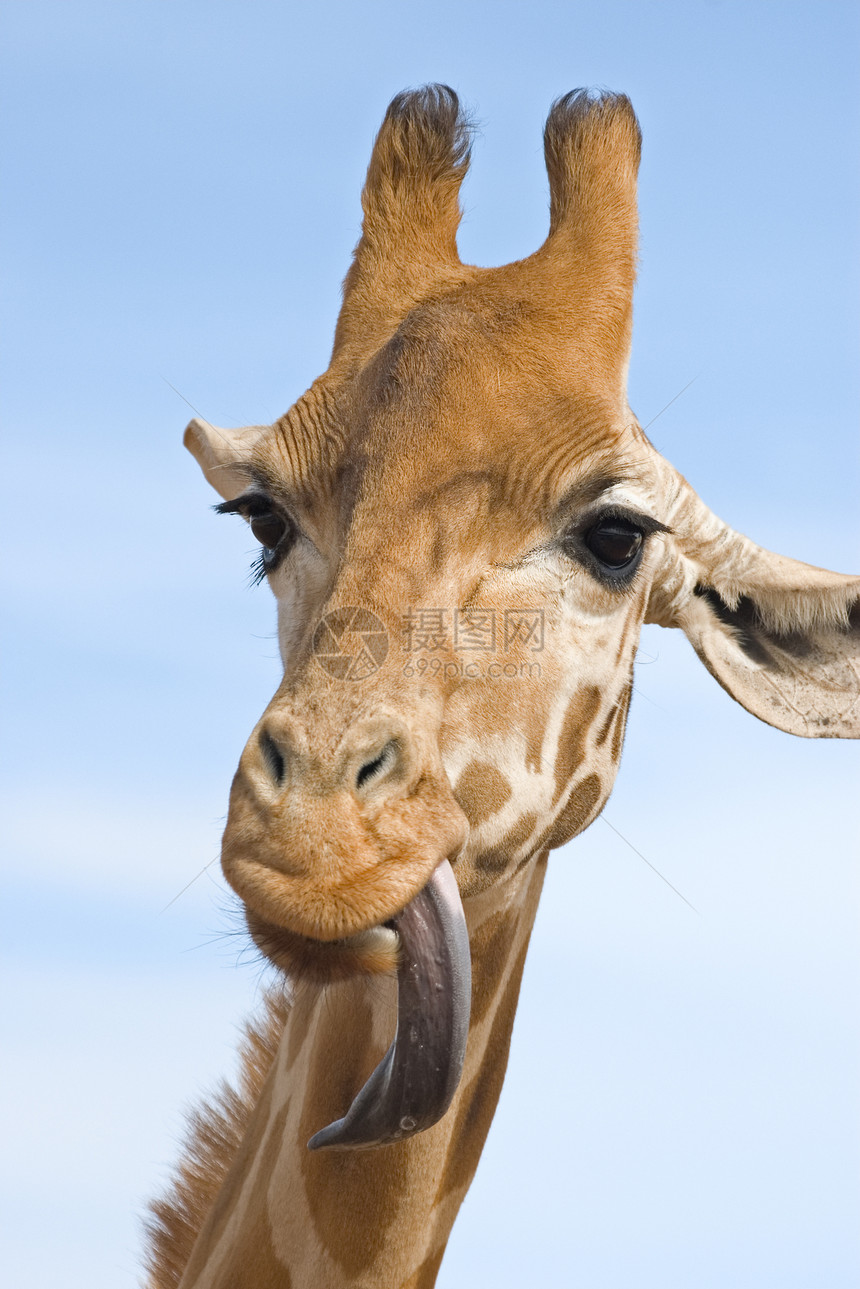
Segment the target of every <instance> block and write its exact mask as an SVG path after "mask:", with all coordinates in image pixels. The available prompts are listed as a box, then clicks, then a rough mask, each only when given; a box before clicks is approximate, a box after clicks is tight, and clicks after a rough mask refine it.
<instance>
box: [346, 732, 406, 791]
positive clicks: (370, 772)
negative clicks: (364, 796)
mask: <svg viewBox="0 0 860 1289" xmlns="http://www.w3.org/2000/svg"><path fill="white" fill-rule="evenodd" d="M396 761H397V742H396V740H395V739H391V740H389V742H388V743H386V744H385V747H384V748H382V749H381V750H380V751H379V752H377V754H376V756H375V757H373V758H372V759H371V760H370V761H365V763H364V765H363V766H361V768H360V769H359V771H358V774H357V775H356V776H355V786H356V788H357V790H358V791H359V792H361V790H362V789H363V788H365V787H367V785H368V784H369V783H373V782H375V780H377V779H380V778H382V777H383V775H384V774H385V773H386V772H387V771H388V770H390V769H392V767H393V766H394V764H395V762H396Z"/></svg>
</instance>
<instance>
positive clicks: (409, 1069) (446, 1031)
mask: <svg viewBox="0 0 860 1289" xmlns="http://www.w3.org/2000/svg"><path fill="white" fill-rule="evenodd" d="M390 927H391V929H392V930H393V931H395V932H396V934H397V936H398V938H399V942H400V961H399V964H398V968H397V1032H396V1034H395V1036H394V1041H393V1042H392V1044H391V1046H390V1047H389V1049H388V1051H387V1052H386V1054H385V1056H384V1057H383V1058H382V1060H381V1061H380V1063H379V1065H378V1066H377V1067H376V1069H375V1070H374V1071H373V1073H372V1074H371V1076H370V1078H369V1079H368V1080H367V1082H366V1083H365V1085H364V1087H363V1088H362V1089H361V1091H360V1092H359V1093H358V1094H357V1096H356V1097H355V1099H354V1100H353V1102H352V1105H351V1106H350V1107H349V1109H348V1110H347V1112H346V1114H345V1115H344V1117H343V1118H342V1119H338V1120H336V1121H335V1122H334V1123H331V1124H329V1125H328V1127H326V1128H323V1129H321V1130H320V1131H319V1132H317V1133H315V1134H314V1136H313V1137H311V1139H310V1141H309V1142H308V1147H309V1149H310V1150H320V1149H324V1148H329V1149H342V1150H347V1149H353V1150H354V1149H369V1148H370V1147H373V1146H384V1145H388V1144H391V1143H393V1142H397V1141H402V1140H404V1138H406V1137H412V1136H414V1135H415V1134H416V1133H419V1132H424V1131H425V1130H426V1129H427V1128H431V1127H432V1126H433V1124H434V1123H437V1122H438V1121H439V1120H440V1119H441V1118H442V1116H443V1115H444V1113H445V1111H446V1110H447V1109H448V1107H449V1106H450V1104H451V1101H452V1100H453V1098H454V1094H455V1092H456V1091H457V1087H458V1085H459V1082H460V1076H461V1074H462V1072H463V1062H464V1060H465V1056H466V1039H467V1037H468V1033H469V1010H470V1004H471V992H472V991H471V959H470V955H469V934H468V931H467V929H466V919H465V916H464V913H463V905H462V903H461V902H460V893H459V891H458V889H457V881H456V878H455V877H454V873H453V870H452V869H451V865H450V864H449V863H448V861H447V860H443V861H442V863H441V864H439V866H438V867H437V869H436V870H435V872H434V873H433V875H432V877H431V878H430V881H429V882H428V883H427V885H426V886H425V887H424V889H423V890H422V891H420V892H419V893H418V894H417V895H416V896H415V897H414V899H412V900H411V901H410V902H409V904H407V905H406V907H405V908H404V909H403V910H402V911H401V912H400V913H398V914H397V915H396V916H395V917H394V918H393V919H392V920H391V923H390Z"/></svg>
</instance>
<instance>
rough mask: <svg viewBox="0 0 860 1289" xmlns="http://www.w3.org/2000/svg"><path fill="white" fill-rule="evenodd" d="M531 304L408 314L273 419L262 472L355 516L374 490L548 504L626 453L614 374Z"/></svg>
mask: <svg viewBox="0 0 860 1289" xmlns="http://www.w3.org/2000/svg"><path fill="white" fill-rule="evenodd" d="M533 313H534V310H530V309H529V307H528V306H527V304H526V303H525V302H524V301H519V300H510V299H503V300H502V302H501V303H500V302H499V300H498V299H496V300H494V301H493V303H492V305H491V306H487V305H482V307H480V308H478V307H475V306H473V305H466V304H464V303H463V300H462V299H461V298H459V297H457V296H455V297H453V298H452V299H447V300H441V301H438V300H437V301H432V302H430V303H429V304H428V303H424V304H422V305H420V306H418V307H417V308H415V309H413V310H412V312H411V313H410V315H409V316H408V317H407V319H406V320H405V321H404V322H403V323H402V324H401V326H400V327H399V328H398V330H397V331H396V332H395V334H394V335H393V336H392V337H391V338H390V339H389V340H388V342H387V343H385V344H384V345H383V346H382V347H381V348H380V349H379V350H378V351H377V352H376V353H375V354H374V355H373V356H372V357H371V358H370V359H369V361H368V362H366V363H365V365H364V366H363V367H362V368H360V369H359V370H358V371H355V372H352V373H349V374H348V375H346V376H345V375H344V373H343V372H340V371H338V370H337V369H335V368H332V369H330V370H329V372H327V373H326V374H325V375H324V376H323V377H321V378H320V380H319V381H317V382H316V383H315V385H314V386H312V387H311V389H310V390H309V391H308V392H307V393H306V394H305V395H303V396H302V398H301V399H299V400H298V402H297V403H296V404H295V405H294V406H293V408H292V409H291V410H290V412H288V413H287V414H286V416H284V417H283V418H282V419H281V421H279V422H278V423H277V424H276V425H275V426H273V427H272V432H271V433H270V434H269V435H267V436H265V437H264V439H263V440H262V441H261V444H260V446H259V448H258V451H257V464H258V466H259V467H260V471H261V473H262V474H263V475H264V476H265V477H267V478H271V479H272V480H274V481H275V482H276V483H277V482H278V481H281V480H282V481H284V482H285V484H286V486H287V489H288V490H289V487H290V482H291V481H293V482H294V484H295V485H297V486H298V487H299V488H300V489H301V490H302V491H303V492H306V493H307V494H308V495H309V496H310V497H311V498H313V499H314V500H315V501H317V502H319V500H320V499H321V498H322V497H324V498H325V499H326V501H327V502H328V503H329V504H331V503H332V501H336V502H337V503H339V506H340V510H341V517H342V518H343V513H344V511H345V512H346V514H347V515H349V516H351V515H352V511H353V505H354V503H355V501H356V500H358V499H359V498H361V499H362V500H364V499H366V498H367V497H368V496H369V497H371V498H376V499H379V500H382V501H384V503H385V504H387V505H390V504H392V503H394V504H396V505H397V508H398V509H403V508H404V506H407V507H409V506H411V508H412V509H414V510H416V511H427V510H434V509H435V510H444V508H445V507H446V506H450V505H451V504H462V503H463V501H464V500H468V499H469V497H470V496H473V495H474V496H475V497H476V498H477V497H480V495H481V494H483V495H484V496H485V497H487V498H488V499H489V501H490V504H491V505H492V506H493V508H494V509H495V510H498V509H499V508H500V507H502V506H505V505H508V506H510V505H511V504H516V503H517V502H520V503H525V504H526V505H528V506H529V508H530V509H532V510H533V509H534V507H535V505H536V504H537V505H540V504H544V505H546V504H547V503H548V502H549V501H551V500H552V495H553V493H554V492H557V491H558V489H559V487H560V486H562V487H563V486H564V485H565V484H568V485H569V484H570V483H571V482H574V481H575V479H576V477H577V476H581V475H587V474H589V473H592V474H593V473H595V472H596V471H597V470H603V471H604V472H611V471H613V470H614V469H615V468H616V467H617V465H618V463H619V460H620V459H621V458H626V456H627V455H628V454H629V441H628V440H629V422H630V419H631V418H630V414H629V410H628V409H627V405H626V401H625V400H624V398H623V397H621V396H620V395H619V393H618V386H617V382H615V383H613V382H607V381H606V380H604V379H603V378H602V377H601V376H600V374H599V371H598V370H597V369H596V368H595V365H594V364H588V363H585V362H582V361H577V359H576V357H575V356H574V357H573V358H572V357H571V355H570V348H569V346H568V347H567V349H566V350H565V352H564V355H560V354H559V353H557V352H555V351H554V349H553V343H552V342H553V338H554V336H555V335H556V331H557V326H556V328H555V329H554V328H548V329H547V328H546V327H540V326H539V325H537V324H536V323H535V320H534V318H533V317H532V314H533Z"/></svg>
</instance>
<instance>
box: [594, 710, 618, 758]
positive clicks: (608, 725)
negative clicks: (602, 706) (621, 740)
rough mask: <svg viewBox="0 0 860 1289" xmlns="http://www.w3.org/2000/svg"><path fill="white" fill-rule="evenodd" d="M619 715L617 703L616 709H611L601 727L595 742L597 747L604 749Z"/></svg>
mask: <svg viewBox="0 0 860 1289" xmlns="http://www.w3.org/2000/svg"><path fill="white" fill-rule="evenodd" d="M617 713H618V704H617V703H616V704H615V706H614V707H610V709H609V712H608V714H607V717H606V720H605V721H604V722H603V724H602V725H601V727H600V730H599V732H598V735H597V738H596V739H595V740H594V742H595V744H596V746H597V747H603V744H604V743H605V742H606V740H607V739H608V738H609V731H610V730H611V729H612V723H613V721H614V720H615V717H616V715H617Z"/></svg>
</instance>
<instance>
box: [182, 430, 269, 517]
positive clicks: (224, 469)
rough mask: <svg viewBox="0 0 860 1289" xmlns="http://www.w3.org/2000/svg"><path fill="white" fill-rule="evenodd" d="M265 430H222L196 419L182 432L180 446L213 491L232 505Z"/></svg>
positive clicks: (242, 485)
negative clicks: (185, 450)
mask: <svg viewBox="0 0 860 1289" xmlns="http://www.w3.org/2000/svg"><path fill="white" fill-rule="evenodd" d="M268 428H269V427H268V426H267V425H246V426H244V427H243V428H242V429H240V430H224V429H219V428H218V426H216V425H210V424H209V422H208V421H201V420H198V419H197V417H195V418H194V420H193V421H189V423H188V425H187V426H186V428H185V436H184V438H183V443H184V444H185V446H186V447H187V449H188V451H189V452H190V453H191V455H192V456H193V457H194V460H195V461H196V462H197V464H198V465H199V466H200V469H201V470H202V471H203V473H204V474H205V476H206V479H207V481H208V482H209V483H210V484H211V485H212V487H213V488H214V489H215V491H216V492H218V493H220V494H221V496H222V497H223V498H224V499H225V501H232V500H233V498H234V497H238V495H239V493H240V492H242V491H243V490H244V489H245V488H247V486H248V482H249V465H250V460H251V453H252V451H253V449H254V446H255V444H256V443H257V440H258V439H259V438H260V437H261V436H262V435H263V434H264V433H265V432H266V430H267V429H268Z"/></svg>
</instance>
